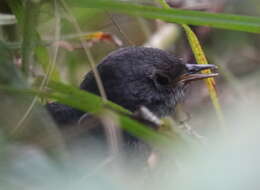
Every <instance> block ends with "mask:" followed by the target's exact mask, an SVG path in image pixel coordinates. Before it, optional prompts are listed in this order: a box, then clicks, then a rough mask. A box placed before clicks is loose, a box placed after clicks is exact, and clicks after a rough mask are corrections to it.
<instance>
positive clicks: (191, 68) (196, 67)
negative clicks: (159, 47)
mask: <svg viewBox="0 0 260 190" xmlns="http://www.w3.org/2000/svg"><path fill="white" fill-rule="evenodd" d="M185 66H186V69H187V71H188V72H187V73H185V74H183V75H181V77H180V78H179V81H180V82H183V83H188V82H191V81H195V80H201V79H206V78H211V77H216V76H218V73H199V72H200V71H204V70H207V69H217V66H216V65H211V64H185Z"/></svg>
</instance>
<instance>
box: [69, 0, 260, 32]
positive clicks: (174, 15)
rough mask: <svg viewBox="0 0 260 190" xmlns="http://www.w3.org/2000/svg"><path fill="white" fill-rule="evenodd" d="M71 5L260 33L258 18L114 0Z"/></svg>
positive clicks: (80, 0) (78, 0)
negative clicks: (163, 7)
mask: <svg viewBox="0 0 260 190" xmlns="http://www.w3.org/2000/svg"><path fill="white" fill-rule="evenodd" d="M66 1H67V2H68V3H69V4H70V5H72V6H81V7H86V8H97V9H103V10H111V11H115V12H120V13H127V14H131V15H135V16H142V17H146V18H151V19H161V20H163V21H166V22H174V23H178V24H189V25H202V26H210V27H214V28H221V29H228V30H237V31H244V32H252V33H260V18H258V17H252V16H240V15H234V14H224V13H207V12H201V11H191V10H181V9H162V8H156V7H151V6H144V5H136V4H132V3H126V2H118V1H115V0H95V1H93V0H66Z"/></svg>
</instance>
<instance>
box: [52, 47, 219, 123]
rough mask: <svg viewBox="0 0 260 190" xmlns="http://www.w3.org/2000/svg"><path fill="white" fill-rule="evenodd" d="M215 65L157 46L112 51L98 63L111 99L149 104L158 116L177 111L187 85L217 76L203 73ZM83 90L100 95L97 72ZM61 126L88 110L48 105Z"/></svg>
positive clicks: (133, 105) (129, 105)
mask: <svg viewBox="0 0 260 190" xmlns="http://www.w3.org/2000/svg"><path fill="white" fill-rule="evenodd" d="M215 68H216V66H214V65H199V64H187V63H184V62H183V61H182V60H180V59H178V58H176V57H175V56H174V55H173V54H171V53H168V52H166V51H163V50H160V49H154V48H145V47H127V48H122V49H119V50H117V51H114V52H112V53H110V54H109V55H108V56H107V57H105V58H104V59H103V60H102V61H101V63H100V64H99V65H98V66H97V70H98V72H99V75H100V77H101V80H102V83H103V86H104V89H105V91H106V94H107V98H108V99H109V100H110V101H112V102H115V103H117V104H119V105H121V106H123V107H124V108H126V109H128V110H130V111H132V112H135V111H136V110H138V108H140V106H145V107H146V108H148V109H149V110H150V111H151V112H153V113H154V114H155V115H156V116H158V117H164V116H167V115H169V114H171V113H173V112H174V109H175V106H176V104H177V103H178V102H179V101H181V99H182V98H183V96H184V91H185V89H186V87H187V84H188V83H189V82H191V81H194V80H200V79H205V78H209V77H215V76H217V73H213V74H200V73H199V72H200V71H202V70H205V69H215ZM80 89H82V90H86V91H89V92H91V93H94V94H97V95H100V94H99V90H98V87H97V84H96V80H95V77H94V74H93V72H89V73H87V75H86V76H85V79H84V80H83V81H82V83H81V85H80ZM47 109H48V110H49V112H50V114H51V115H52V117H53V118H54V120H55V121H56V122H57V124H58V125H63V126H64V125H71V124H75V123H77V122H78V120H79V119H80V118H81V117H82V115H84V114H85V113H84V112H82V111H79V110H77V109H74V108H71V107H68V106H65V105H62V104H59V103H50V104H47Z"/></svg>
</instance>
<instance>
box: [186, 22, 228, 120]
mask: <svg viewBox="0 0 260 190" xmlns="http://www.w3.org/2000/svg"><path fill="white" fill-rule="evenodd" d="M182 27H183V28H184V30H185V32H186V34H187V37H188V40H189V43H190V46H191V48H192V51H193V53H194V56H195V59H196V61H197V63H198V64H208V61H207V58H206V56H205V54H204V52H203V50H202V47H201V45H200V43H199V40H198V38H197V36H196V35H195V33H194V32H193V31H192V30H191V29H190V27H189V26H188V25H182ZM202 72H203V73H206V74H210V73H211V71H210V70H205V71H202ZM204 81H205V83H206V85H207V87H208V90H209V94H210V98H211V101H212V103H213V105H214V108H215V110H216V113H217V116H218V119H219V121H220V123H221V124H224V115H223V113H222V110H221V106H220V104H219V100H218V96H217V91H216V82H215V80H214V78H207V79H204Z"/></svg>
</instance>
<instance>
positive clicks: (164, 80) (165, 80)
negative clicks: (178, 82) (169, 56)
mask: <svg viewBox="0 0 260 190" xmlns="http://www.w3.org/2000/svg"><path fill="white" fill-rule="evenodd" d="M155 80H156V82H157V83H158V84H160V85H162V86H167V85H169V84H170V83H171V81H170V78H169V77H168V76H166V75H163V74H161V73H157V74H156V75H155Z"/></svg>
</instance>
